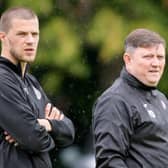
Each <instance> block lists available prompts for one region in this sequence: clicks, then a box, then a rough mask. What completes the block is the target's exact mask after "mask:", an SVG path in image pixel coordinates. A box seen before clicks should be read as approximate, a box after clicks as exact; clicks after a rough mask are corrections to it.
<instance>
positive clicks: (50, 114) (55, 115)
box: [45, 103, 64, 120]
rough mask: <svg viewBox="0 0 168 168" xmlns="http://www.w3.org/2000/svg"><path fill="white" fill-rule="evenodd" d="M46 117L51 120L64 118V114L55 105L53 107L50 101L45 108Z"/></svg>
mask: <svg viewBox="0 0 168 168" xmlns="http://www.w3.org/2000/svg"><path fill="white" fill-rule="evenodd" d="M45 118H47V119H49V120H52V119H56V120H63V118H64V114H62V113H61V112H60V111H59V110H58V109H57V108H56V107H55V106H54V107H52V105H51V103H48V104H47V105H46V108H45Z"/></svg>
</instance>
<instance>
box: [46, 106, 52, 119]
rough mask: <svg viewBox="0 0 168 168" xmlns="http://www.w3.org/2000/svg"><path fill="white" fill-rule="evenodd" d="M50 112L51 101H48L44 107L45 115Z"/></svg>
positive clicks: (48, 114)
mask: <svg viewBox="0 0 168 168" xmlns="http://www.w3.org/2000/svg"><path fill="white" fill-rule="evenodd" d="M50 113H51V103H48V104H47V105H46V108H45V116H46V117H47V116H50Z"/></svg>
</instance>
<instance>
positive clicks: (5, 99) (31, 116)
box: [0, 57, 74, 168]
mask: <svg viewBox="0 0 168 168" xmlns="http://www.w3.org/2000/svg"><path fill="white" fill-rule="evenodd" d="M48 102H49V100H48V98H47V96H46V95H45V93H44V91H43V90H42V88H41V86H40V85H39V83H38V82H37V80H36V79H35V78H34V77H33V76H32V75H30V74H28V73H27V72H26V73H25V76H24V77H23V78H22V77H21V71H20V66H19V65H18V66H15V65H13V64H12V63H11V62H9V61H8V60H7V59H5V58H3V57H0V168H51V167H52V166H51V161H50V158H49V151H50V150H51V149H53V148H54V147H61V146H66V145H69V144H71V143H72V141H73V139H74V127H73V124H72V122H71V121H70V120H69V119H68V118H67V117H65V118H64V119H63V120H61V121H57V120H51V121H50V122H51V125H52V132H51V133H48V132H47V131H46V130H45V128H44V127H42V126H40V125H39V124H38V122H37V118H44V116H45V114H44V109H45V106H46V104H47V103H48ZM4 131H7V132H8V133H9V134H10V135H11V136H12V137H13V138H14V139H15V140H16V141H17V142H18V144H19V145H18V146H15V145H14V144H13V143H12V144H10V143H8V142H7V141H6V140H5V139H4V137H5V136H4Z"/></svg>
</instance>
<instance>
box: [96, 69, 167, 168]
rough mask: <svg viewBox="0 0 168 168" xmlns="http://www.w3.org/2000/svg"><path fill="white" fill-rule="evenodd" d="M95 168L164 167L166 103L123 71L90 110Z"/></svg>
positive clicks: (150, 88) (161, 95) (165, 100)
mask: <svg viewBox="0 0 168 168" xmlns="http://www.w3.org/2000/svg"><path fill="white" fill-rule="evenodd" d="M93 111H94V113H93V129H94V130H93V132H94V140H95V148H96V167H97V168H168V102H167V99H166V97H165V96H164V95H163V94H162V93H161V92H160V91H158V90H157V89H156V88H152V87H147V86H145V85H143V84H142V83H140V82H139V81H138V80H137V79H135V78H134V77H133V76H131V75H130V74H129V73H128V72H127V71H126V70H125V68H124V69H123V70H122V72H121V75H120V77H119V78H118V79H117V80H116V81H115V82H114V84H113V85H112V86H111V87H110V88H109V89H107V90H106V91H105V92H104V93H103V94H102V95H101V96H100V97H99V98H98V100H97V102H96V103H95V106H94V108H93Z"/></svg>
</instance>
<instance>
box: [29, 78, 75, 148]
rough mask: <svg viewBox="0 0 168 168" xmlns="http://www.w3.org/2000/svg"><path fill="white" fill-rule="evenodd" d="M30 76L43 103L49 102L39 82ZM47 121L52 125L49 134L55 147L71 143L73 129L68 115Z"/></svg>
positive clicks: (73, 134) (73, 135) (73, 133)
mask: <svg viewBox="0 0 168 168" xmlns="http://www.w3.org/2000/svg"><path fill="white" fill-rule="evenodd" d="M30 77H31V80H32V82H33V83H34V84H35V86H36V87H37V88H38V89H39V90H40V91H41V93H42V94H43V96H44V99H45V105H46V104H47V103H49V102H50V103H51V101H50V100H49V99H48V97H47V95H46V94H45V92H44V91H43V89H42V87H41V86H40V84H39V82H38V81H37V80H36V79H35V78H34V77H33V76H32V75H30ZM49 122H50V124H51V126H52V131H51V132H50V135H51V136H52V138H53V140H54V142H55V145H56V147H65V146H67V145H70V144H72V143H73V141H74V137H75V129H74V125H73V123H72V121H71V120H70V119H69V118H68V117H66V116H65V115H64V119H63V120H60V121H59V120H49Z"/></svg>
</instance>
